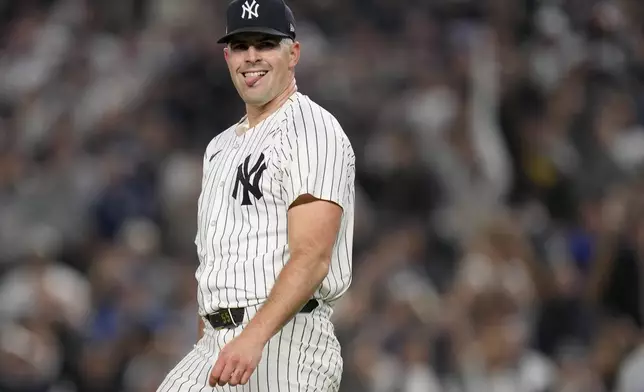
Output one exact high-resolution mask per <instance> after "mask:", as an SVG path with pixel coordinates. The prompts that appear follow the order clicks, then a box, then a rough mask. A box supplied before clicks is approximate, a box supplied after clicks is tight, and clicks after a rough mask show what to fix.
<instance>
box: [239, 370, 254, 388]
mask: <svg viewBox="0 0 644 392" xmlns="http://www.w3.org/2000/svg"><path fill="white" fill-rule="evenodd" d="M252 375H253V369H248V370H246V371H245V372H244V375H243V376H242V377H241V381H240V382H239V383H240V384H241V385H246V383H248V380H250V376H252Z"/></svg>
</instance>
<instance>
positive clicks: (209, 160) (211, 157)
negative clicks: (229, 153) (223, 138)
mask: <svg viewBox="0 0 644 392" xmlns="http://www.w3.org/2000/svg"><path fill="white" fill-rule="evenodd" d="M220 152H221V150H219V151H217V152H216V153H214V154H212V155H211V156H210V159H208V162H212V160H213V158H214V157H215V155H217V154H219V153H220Z"/></svg>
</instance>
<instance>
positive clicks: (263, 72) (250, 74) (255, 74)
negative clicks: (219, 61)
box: [242, 71, 267, 77]
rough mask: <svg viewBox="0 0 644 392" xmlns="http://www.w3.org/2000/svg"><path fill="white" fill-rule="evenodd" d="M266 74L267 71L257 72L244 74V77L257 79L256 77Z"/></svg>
mask: <svg viewBox="0 0 644 392" xmlns="http://www.w3.org/2000/svg"><path fill="white" fill-rule="evenodd" d="M266 73H267V72H266V71H255V72H243V73H242V75H244V77H246V76H250V77H256V76H264V75H266Z"/></svg>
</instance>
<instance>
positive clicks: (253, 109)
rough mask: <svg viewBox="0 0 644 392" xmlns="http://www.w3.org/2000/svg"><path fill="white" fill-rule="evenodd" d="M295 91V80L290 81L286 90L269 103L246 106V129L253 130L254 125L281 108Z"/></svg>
mask: <svg viewBox="0 0 644 392" xmlns="http://www.w3.org/2000/svg"><path fill="white" fill-rule="evenodd" d="M296 91H297V85H296V84H295V79H291V83H289V84H288V85H287V86H286V88H285V89H284V90H283V91H282V92H281V93H279V94H278V95H277V96H276V97H275V98H273V99H272V100H271V101H270V102H268V103H266V104H264V105H261V106H254V105H246V116H247V117H248V127H249V128H253V127H254V126H255V125H257V124H259V123H260V122H261V121H262V120H264V119H265V118H266V117H268V116H270V115H271V114H272V113H273V112H275V111H276V110H277V109H279V108H280V107H282V105H283V104H284V102H286V101H287V100H288V98H289V97H290V96H291V95H293V93H295V92H296Z"/></svg>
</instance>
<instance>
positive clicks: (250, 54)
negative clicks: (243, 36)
mask: <svg viewBox="0 0 644 392" xmlns="http://www.w3.org/2000/svg"><path fill="white" fill-rule="evenodd" d="M259 60H261V58H260V55H259V51H258V50H257V49H255V47H254V46H252V45H251V46H249V47H248V50H247V51H246V61H247V62H249V63H256V62H258V61H259Z"/></svg>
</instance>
